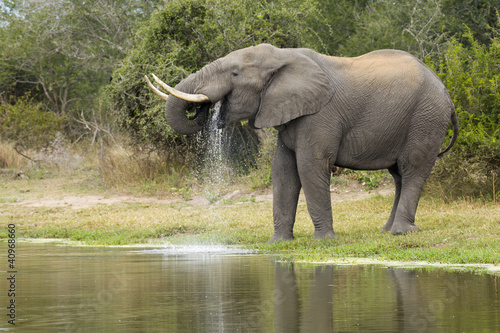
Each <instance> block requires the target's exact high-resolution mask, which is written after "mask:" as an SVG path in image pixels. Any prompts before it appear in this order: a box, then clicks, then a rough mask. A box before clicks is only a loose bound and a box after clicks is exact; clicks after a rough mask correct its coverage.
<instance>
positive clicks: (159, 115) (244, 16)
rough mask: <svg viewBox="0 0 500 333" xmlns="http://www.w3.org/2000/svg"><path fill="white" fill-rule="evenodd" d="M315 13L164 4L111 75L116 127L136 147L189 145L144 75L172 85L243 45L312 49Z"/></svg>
mask: <svg viewBox="0 0 500 333" xmlns="http://www.w3.org/2000/svg"><path fill="white" fill-rule="evenodd" d="M314 9H315V3H314V2H312V1H306V2H299V1H264V0H260V1H253V0H244V1H240V2H234V1H229V0H223V1H219V0H188V1H172V2H168V3H167V4H166V5H165V7H164V8H163V9H161V10H159V11H157V12H156V13H154V14H153V15H152V17H151V19H150V20H149V21H148V22H146V23H145V24H143V25H142V27H141V28H140V29H139V31H138V33H137V36H136V37H137V43H136V46H135V47H134V49H133V50H132V51H131V52H130V53H129V55H128V56H127V57H126V58H125V59H124V61H123V62H122V64H121V65H120V66H119V67H118V68H117V69H116V70H115V72H114V73H113V81H112V82H111V85H110V86H109V87H108V89H107V91H106V95H107V96H109V98H110V99H111V101H112V103H113V108H114V111H115V115H116V117H117V119H118V121H119V124H120V125H121V126H122V127H123V128H125V129H126V130H128V131H129V133H131V134H132V135H133V136H134V138H135V139H136V141H137V142H142V143H148V144H152V145H154V146H156V147H161V148H164V147H170V146H172V142H174V141H177V142H182V143H183V144H184V147H186V146H188V145H189V143H190V139H184V138H183V139H180V138H179V137H178V136H177V135H176V134H175V133H174V132H173V131H172V130H171V129H170V127H169V126H168V124H167V123H166V121H165V117H164V115H163V112H162V108H163V104H164V103H163V101H161V100H160V99H159V98H158V97H157V96H156V95H154V94H153V93H152V92H151V91H150V90H149V88H148V87H147V86H146V84H145V81H144V78H143V77H144V75H145V74H150V73H155V74H156V75H158V76H159V77H160V78H162V79H163V80H164V81H165V82H167V83H169V84H171V85H175V84H176V83H178V82H179V81H180V80H181V79H183V78H185V77H187V76H188V75H189V74H190V73H192V72H195V71H197V70H199V69H200V68H201V67H203V66H204V65H206V64H208V63H209V62H211V61H213V60H216V59H217V58H219V57H222V56H224V55H226V54H227V53H229V52H231V51H233V50H236V49H240V48H243V47H246V46H250V45H255V44H259V43H263V42H267V43H271V44H274V45H276V46H279V47H300V46H311V44H310V42H309V41H311V40H314V38H307V37H308V36H310V33H309V30H308V28H307V26H306V25H305V23H304V22H305V18H307V17H309V16H310V15H313V13H314ZM178 147H179V146H178ZM179 148H180V149H182V147H179ZM184 149H185V148H184Z"/></svg>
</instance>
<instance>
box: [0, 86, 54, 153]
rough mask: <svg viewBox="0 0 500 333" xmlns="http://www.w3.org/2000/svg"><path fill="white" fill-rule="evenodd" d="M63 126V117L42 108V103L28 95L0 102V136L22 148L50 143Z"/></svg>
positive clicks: (40, 146)
mask: <svg viewBox="0 0 500 333" xmlns="http://www.w3.org/2000/svg"><path fill="white" fill-rule="evenodd" d="M62 126H63V118H62V117H60V116H57V115H56V114H55V113H53V112H48V111H44V110H43V106H42V103H38V102H35V101H34V100H32V99H31V98H30V96H29V95H25V96H24V97H20V98H18V99H17V100H15V102H14V103H12V104H9V103H7V102H5V101H3V102H0V138H1V139H2V140H5V141H11V142H14V143H15V145H16V147H18V148H19V147H20V148H22V149H27V148H35V149H37V148H42V147H46V146H48V145H49V144H50V142H51V141H52V140H53V139H54V137H55V136H56V134H57V132H58V131H60V130H61V128H62Z"/></svg>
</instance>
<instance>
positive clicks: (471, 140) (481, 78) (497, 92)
mask: <svg viewBox="0 0 500 333" xmlns="http://www.w3.org/2000/svg"><path fill="white" fill-rule="evenodd" d="M465 37H466V39H467V40H468V44H469V46H464V45H463V44H460V43H459V42H458V41H456V40H452V41H451V43H450V45H449V48H448V50H447V51H446V52H445V53H444V55H443V56H442V57H441V58H440V59H439V60H438V61H437V63H436V62H433V61H427V63H428V64H429V66H430V67H431V68H432V69H434V71H435V72H436V73H437V74H438V76H439V77H440V78H441V80H442V81H443V82H444V84H445V85H446V87H447V89H448V91H449V92H450V95H451V98H452V99H453V102H454V104H455V107H456V111H457V114H458V118H459V123H460V135H459V138H458V140H457V143H456V145H455V147H454V148H453V149H452V150H451V152H449V153H448V154H447V155H446V156H445V157H443V158H442V159H441V161H439V162H438V163H437V165H436V167H435V168H434V171H433V175H432V180H437V181H439V183H440V184H441V186H442V190H441V191H442V193H443V194H446V195H447V196H451V197H456V196H459V197H464V196H472V197H477V196H487V197H490V198H491V197H493V198H495V197H496V196H497V194H496V193H494V192H496V191H497V189H499V188H500V182H499V180H498V178H499V177H498V175H500V169H499V167H500V126H499V125H500V57H499V55H500V39H499V38H498V37H497V38H493V39H492V40H491V44H490V45H489V46H486V45H482V44H480V43H479V42H478V41H477V40H475V39H474V38H473V36H472V34H471V32H470V31H469V32H468V33H467V34H466V35H465ZM434 185H435V184H434Z"/></svg>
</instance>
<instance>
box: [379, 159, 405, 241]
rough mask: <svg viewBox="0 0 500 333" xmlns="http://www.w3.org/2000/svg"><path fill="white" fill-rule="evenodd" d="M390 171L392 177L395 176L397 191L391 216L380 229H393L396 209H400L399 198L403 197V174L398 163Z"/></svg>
mask: <svg viewBox="0 0 500 333" xmlns="http://www.w3.org/2000/svg"><path fill="white" fill-rule="evenodd" d="M389 173H390V174H391V175H392V178H394V186H395V188H396V193H395V196H394V204H393V205H392V210H391V216H389V219H388V220H387V222H386V223H385V225H384V227H383V228H382V230H380V231H391V228H392V225H393V224H394V219H395V217H396V211H397V209H398V204H399V198H400V197H401V175H400V173H399V171H398V165H397V164H394V165H393V166H392V167H390V168H389Z"/></svg>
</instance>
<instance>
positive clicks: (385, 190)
mask: <svg viewBox="0 0 500 333" xmlns="http://www.w3.org/2000/svg"><path fill="white" fill-rule="evenodd" d="M23 182H25V180H23V179H18V180H9V181H8V184H9V185H10V186H8V187H9V189H10V191H9V192H10V193H9V194H10V195H9V194H8V198H5V197H4V198H3V201H2V202H3V204H7V205H14V206H16V205H19V206H29V207H47V208H55V207H65V208H70V209H82V208H89V207H93V206H97V205H115V204H120V203H153V204H173V203H181V202H182V203H185V204H188V205H192V206H205V205H222V204H223V205H229V204H238V203H241V202H245V201H249V200H252V201H256V202H269V203H272V200H273V195H272V190H266V191H258V192H252V191H249V190H248V189H241V190H234V191H232V192H228V193H224V194H221V195H220V196H219V198H218V200H215V201H214V200H212V202H211V201H209V200H208V199H207V198H206V197H205V196H204V195H203V193H197V194H194V195H192V196H191V198H190V199H189V200H185V199H184V198H182V197H180V196H172V195H171V196H165V197H161V198H157V197H151V196H142V195H131V194H114V193H103V194H99V193H98V194H88V193H74V191H71V190H65V188H67V187H68V180H66V181H65V180H64V179H62V180H59V181H58V180H54V179H53V180H52V181H50V180H47V181H40V182H31V184H30V186H28V187H27V186H26V184H25V183H23ZM23 188H29V189H27V190H26V189H24V190H23ZM221 191H224V189H222V190H221ZM330 191H331V200H332V202H343V201H353V200H363V199H366V198H369V197H371V196H374V195H383V196H385V195H390V194H392V193H394V189H393V188H392V187H391V186H388V185H385V186H382V187H381V188H378V189H376V190H371V191H369V190H366V189H365V187H364V186H363V185H362V184H359V182H357V181H355V180H350V181H349V182H348V183H347V184H346V185H341V186H332V187H331V188H330ZM16 192H17V193H16ZM103 192H104V191H103ZM9 198H11V199H9ZM0 199H2V198H0ZM299 201H300V202H302V203H305V197H304V194H303V193H302V192H301V195H300V198H299Z"/></svg>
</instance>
